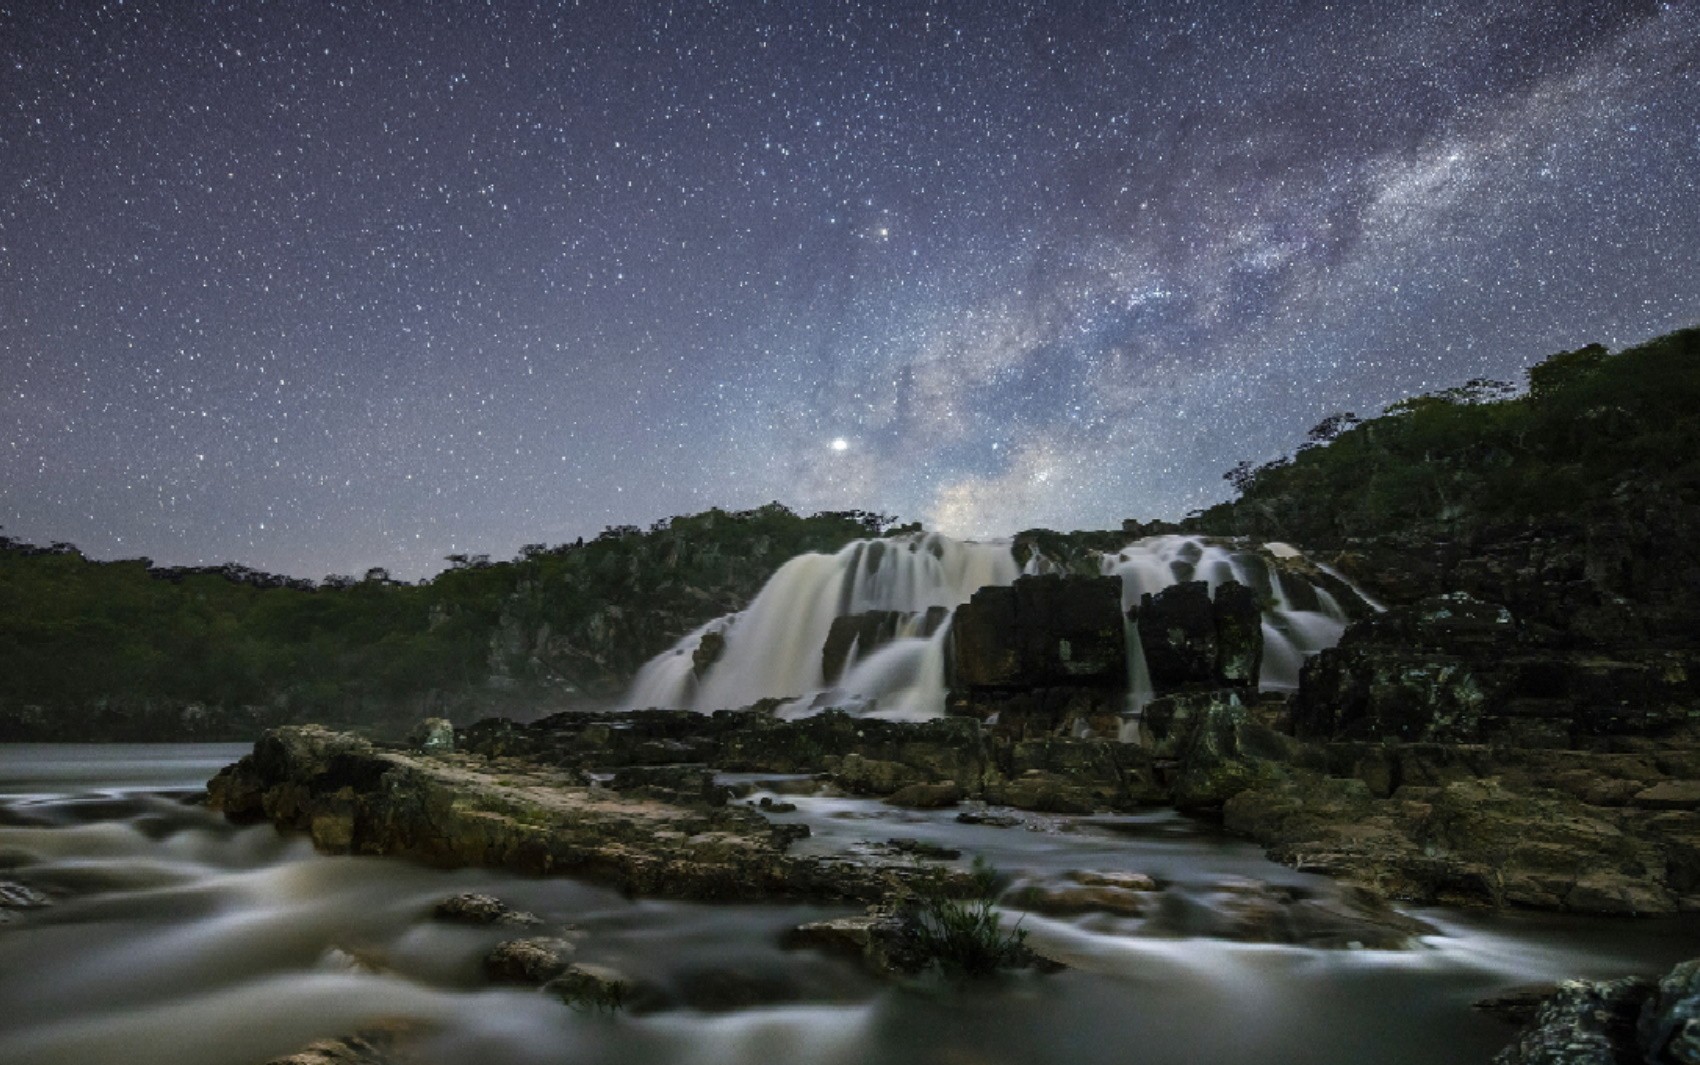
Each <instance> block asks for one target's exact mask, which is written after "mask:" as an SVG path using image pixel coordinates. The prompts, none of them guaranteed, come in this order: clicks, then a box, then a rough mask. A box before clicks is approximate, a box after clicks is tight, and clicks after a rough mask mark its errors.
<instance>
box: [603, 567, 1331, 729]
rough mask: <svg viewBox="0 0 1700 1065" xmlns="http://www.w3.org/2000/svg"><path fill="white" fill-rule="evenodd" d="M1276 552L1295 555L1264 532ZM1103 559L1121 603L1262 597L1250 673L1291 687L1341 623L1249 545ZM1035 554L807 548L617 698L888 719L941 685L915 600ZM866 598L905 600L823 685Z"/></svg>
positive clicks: (1327, 602)
mask: <svg viewBox="0 0 1700 1065" xmlns="http://www.w3.org/2000/svg"><path fill="white" fill-rule="evenodd" d="M1269 550H1270V551H1271V553H1274V554H1276V555H1278V556H1280V557H1292V556H1296V555H1297V552H1296V551H1294V550H1293V549H1292V548H1289V547H1286V545H1270V546H1269ZM1101 566H1102V572H1103V573H1104V574H1106V575H1111V576H1117V577H1120V578H1121V581H1122V606H1123V608H1124V609H1125V608H1127V607H1129V606H1134V605H1137V604H1138V602H1139V598H1140V596H1141V595H1143V594H1145V593H1155V592H1159V591H1162V590H1163V589H1164V588H1167V587H1169V586H1170V585H1172V584H1176V583H1178V582H1181V581H1189V580H1202V581H1205V582H1206V583H1207V584H1208V585H1209V587H1210V591H1211V594H1215V590H1216V588H1217V587H1218V586H1219V585H1221V584H1222V583H1223V582H1225V581H1229V580H1236V581H1239V582H1240V583H1241V584H1244V585H1247V586H1248V587H1250V588H1252V589H1253V590H1254V591H1256V592H1257V594H1258V595H1259V597H1260V598H1262V599H1263V600H1264V602H1265V603H1267V604H1268V606H1267V607H1266V608H1265V610H1264V620H1263V637H1264V652H1263V668H1262V672H1261V675H1260V677H1259V686H1260V687H1262V688H1263V689H1265V690H1276V691H1282V690H1291V689H1293V688H1295V687H1296V686H1297V684H1298V676H1299V667H1300V665H1302V664H1303V662H1304V659H1305V658H1306V657H1308V656H1310V655H1312V654H1315V653H1316V652H1317V651H1320V650H1321V649H1323V648H1324V647H1332V646H1333V645H1334V644H1335V643H1336V642H1338V641H1339V639H1340V633H1341V632H1342V631H1343V630H1344V629H1345V626H1346V620H1347V619H1346V614H1345V612H1344V611H1343V610H1342V609H1341V608H1340V604H1339V603H1338V602H1336V601H1335V599H1334V597H1333V596H1331V595H1329V594H1328V592H1326V591H1325V590H1323V589H1320V588H1315V587H1313V586H1311V585H1310V584H1309V583H1308V582H1305V581H1303V580H1301V579H1299V578H1296V577H1293V576H1290V575H1286V574H1282V573H1281V572H1280V571H1278V570H1276V569H1275V568H1274V567H1272V566H1270V565H1269V564H1268V562H1267V561H1266V560H1265V559H1264V558H1263V557H1262V556H1261V555H1260V554H1259V553H1258V552H1256V551H1254V550H1250V549H1246V548H1230V547H1224V546H1221V545H1219V544H1215V543H1210V542H1206V541H1204V540H1200V539H1197V538H1194V537H1187V536H1153V537H1147V538H1146V539H1143V540H1139V541H1136V542H1134V543H1132V544H1129V545H1128V546H1127V547H1125V548H1123V549H1122V550H1121V551H1119V552H1117V553H1115V554H1107V555H1105V556H1103V560H1102V564H1101ZM1057 568H1058V567H1057V566H1056V564H1055V563H1054V562H1052V561H1051V560H1049V559H1046V558H1044V557H1042V556H1040V555H1038V554H1035V555H1033V556H1032V557H1030V558H1029V559H1028V560H1027V563H1026V565H1025V566H1021V567H1017V565H1016V563H1015V558H1014V556H1013V554H1012V552H1011V545H1010V544H1009V543H973V542H966V541H958V540H952V539H950V538H949V537H945V536H940V535H938V534H936V533H922V534H910V535H905V536H898V537H889V538H885V539H879V540H859V541H857V542H855V543H853V544H850V545H849V546H847V547H845V548H844V549H843V550H841V551H839V552H838V553H837V554H834V555H824V554H806V555H800V556H798V557H797V558H794V559H792V560H791V561H790V562H787V563H786V564H785V565H784V566H782V567H780V569H779V572H777V573H775V574H774V575H773V577H772V579H771V580H769V581H768V583H767V585H766V586H765V587H764V588H763V589H762V590H761V593H760V594H759V595H757V596H756V598H755V601H754V602H752V603H751V604H750V605H749V607H748V608H747V609H745V610H742V611H740V612H738V613H735V614H728V615H727V616H725V617H722V618H716V619H715V620H713V621H711V622H709V623H708V624H706V625H703V626H702V627H700V628H698V629H696V630H695V631H693V632H691V633H689V634H688V635H686V636H685V637H684V638H683V639H681V640H680V641H679V642H678V643H677V644H675V645H674V646H673V647H672V648H671V649H670V650H668V651H666V652H663V653H662V654H661V655H659V656H657V657H656V658H654V659H652V660H651V661H650V662H649V663H648V664H647V665H645V666H644V667H643V669H642V670H641V671H640V672H639V673H638V676H637V678H636V680H635V682H634V683H633V685H632V690H631V692H630V694H629V695H628V696H627V698H626V700H625V703H626V705H627V706H629V707H632V708H633V709H641V708H649V707H660V708H666V709H689V710H697V711H701V712H705V713H706V712H710V711H714V710H722V709H732V708H736V707H741V706H748V705H750V704H751V703H754V702H756V701H758V700H761V699H790V700H792V701H791V703H790V704H789V705H788V706H787V707H786V709H785V710H784V711H783V713H784V714H786V715H788V716H795V715H800V714H807V713H814V712H817V711H818V710H820V709H822V708H824V707H842V708H845V709H849V710H852V711H853V712H857V713H864V714H868V715H870V716H878V717H887V718H893V719H899V720H920V719H924V718H930V717H938V716H939V715H941V714H942V713H943V712H944V703H945V695H946V686H945V666H946V663H945V654H946V647H947V641H948V639H949V635H950V622H949V621H948V620H947V621H946V622H945V624H943V625H942V626H940V627H939V628H938V630H937V631H935V632H934V633H933V634H932V635H930V636H925V635H922V632H923V623H924V619H925V615H926V611H927V610H928V608H930V607H944V608H945V609H947V610H950V611H952V612H954V611H955V609H956V608H957V607H958V606H960V605H962V604H963V603H965V602H967V601H968V599H969V598H970V597H971V596H972V595H973V594H974V592H975V591H977V590H979V589H980V588H983V587H986V586H988V585H1008V584H1012V583H1014V581H1015V580H1016V578H1017V577H1020V576H1025V575H1030V574H1039V573H1045V572H1049V571H1054V570H1056V569H1057ZM869 610H892V611H899V612H902V613H905V614H907V615H909V616H908V618H907V620H906V621H905V622H904V623H903V624H902V625H900V626H899V631H898V635H897V637H896V638H895V639H893V640H891V641H890V642H889V643H886V644H885V645H883V646H880V647H877V648H873V649H871V650H869V651H866V652H864V651H863V650H862V649H861V648H859V647H852V648H851V651H850V656H849V660H848V662H847V663H846V667H845V670H844V675H843V676H842V678H840V679H839V680H838V682H837V683H836V684H832V685H828V684H827V682H826V680H825V677H824V675H823V672H822V663H821V649H822V647H823V646H824V644H825V643H826V637H827V633H828V631H829V630H830V629H831V627H832V622H833V619H834V618H837V617H840V616H843V615H847V614H859V613H862V612H864V611H869ZM709 633H720V634H722V635H723V636H724V637H725V640H726V646H725V651H724V653H723V654H722V655H721V657H720V660H719V661H718V662H716V663H714V664H713V665H712V666H710V667H709V668H708V669H707V670H706V671H705V672H704V673H703V675H702V676H701V677H698V676H697V674H696V671H695V669H694V662H693V658H692V656H693V655H694V654H695V652H696V650H697V648H698V647H699V645H700V644H701V641H702V639H703V637H704V636H705V635H707V634H709ZM1128 658H1129V667H1130V668H1129V671H1130V676H1129V691H1130V694H1129V705H1130V709H1133V710H1138V709H1139V708H1141V707H1143V706H1144V704H1145V703H1146V702H1149V701H1150V698H1151V695H1152V691H1151V682H1150V678H1149V676H1148V675H1147V673H1146V671H1145V659H1144V654H1143V651H1142V649H1141V647H1140V644H1139V640H1138V639H1137V638H1136V637H1135V636H1134V635H1133V633H1132V632H1131V631H1130V633H1129V636H1128Z"/></svg>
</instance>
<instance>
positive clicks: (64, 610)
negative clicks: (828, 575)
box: [0, 504, 892, 721]
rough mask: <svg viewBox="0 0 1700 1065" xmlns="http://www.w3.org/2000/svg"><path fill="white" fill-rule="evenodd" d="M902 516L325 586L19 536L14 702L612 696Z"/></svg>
mask: <svg viewBox="0 0 1700 1065" xmlns="http://www.w3.org/2000/svg"><path fill="white" fill-rule="evenodd" d="M891 520H892V519H890V518H887V517H885V516H882V515H878V514H870V513H866V512H861V511H848V512H834V513H822V514H816V515H813V516H810V517H803V516H799V515H797V514H794V513H792V512H791V511H789V510H787V509H786V508H785V507H782V506H780V505H778V504H770V505H769V506H765V507H761V508H758V509H756V510H751V511H742V512H727V511H722V510H711V511H708V512H706V513H703V514H697V515H693V516H690V517H681V518H673V519H670V520H668V521H663V522H659V523H657V524H656V525H654V526H652V527H651V528H649V529H648V530H641V529H638V528H637V527H635V526H623V527H616V528H610V529H608V530H606V531H605V532H603V533H602V535H601V536H598V537H597V538H595V539H594V540H590V541H588V542H586V541H579V542H577V543H572V544H562V545H559V546H555V547H547V546H544V545H541V544H537V545H530V546H528V547H526V548H524V549H523V550H522V551H521V552H520V555H519V557H517V558H516V559H514V560H513V561H510V562H490V561H488V559H486V558H484V557H480V556H474V557H470V558H469V557H466V556H453V557H451V559H450V562H451V568H449V569H447V570H445V571H444V572H443V573H441V574H439V575H437V576H436V577H434V578H432V579H430V580H428V581H424V582H421V583H419V584H403V583H399V582H396V581H393V580H391V579H390V578H389V575H388V574H387V573H386V572H385V571H383V570H381V569H373V570H369V571H367V572H366V574H365V575H364V576H363V577H362V578H360V579H355V578H352V577H336V576H333V577H328V578H326V579H325V580H324V581H322V582H318V583H314V582H311V581H303V580H297V579H292V578H286V577H278V576H274V575H271V574H264V573H258V572H255V571H253V570H249V569H245V568H243V567H240V566H234V565H229V566H221V567H209V568H162V567H156V566H153V565H152V564H151V563H150V562H149V561H148V560H147V559H133V560H127V561H117V562H95V561H91V560H89V559H87V558H85V557H83V556H82V555H81V554H80V553H79V552H78V551H77V550H76V549H75V548H73V547H71V546H70V545H68V544H56V545H54V546H52V547H49V548H40V547H32V546H30V545H27V544H23V543H20V542H18V541H16V540H12V539H9V538H4V537H0V707H4V706H8V705H10V706H13V707H18V706H24V705H37V706H42V707H44V708H49V709H52V708H65V707H86V706H90V705H97V704H107V703H113V702H130V703H147V702H161V703H173V704H178V705H184V704H194V703H199V704H203V705H208V706H227V707H228V706H240V705H253V704H262V703H266V704H277V703H282V704H285V705H286V706H287V708H288V710H289V711H290V712H289V714H288V715H287V716H289V717H291V718H297V719H302V718H304V719H312V718H315V717H316V718H321V719H331V720H344V721H355V720H365V719H368V718H369V717H371V716H373V715H374V712H375V711H378V712H381V711H382V710H383V709H385V708H392V709H394V710H396V711H398V712H399V711H401V710H403V709H406V710H407V711H408V712H417V709H418V707H417V705H416V704H417V703H418V702H419V701H420V700H421V699H423V698H424V696H425V695H426V693H429V692H433V691H435V692H439V693H454V692H457V691H460V692H465V691H469V690H488V689H489V688H491V687H492V686H494V687H507V688H514V689H518V690H526V689H529V688H535V687H538V686H546V687H549V688H551V689H553V690H555V691H559V692H585V693H589V694H592V695H602V696H606V695H611V694H615V693H616V692H617V691H618V690H619V687H620V685H621V684H623V683H624V681H625V679H626V678H628V677H629V676H630V675H631V673H632V672H633V671H635V669H636V668H637V666H638V665H640V664H641V663H642V662H644V661H645V660H647V659H648V658H649V657H651V656H653V655H654V654H657V653H659V652H660V651H661V650H663V649H664V648H665V647H666V646H667V645H668V644H669V643H671V642H672V641H673V640H674V639H676V638H677V637H678V635H679V634H680V633H681V632H683V631H687V630H689V629H690V628H692V627H693V626H695V625H698V624H701V623H702V622H704V621H706V620H708V619H710V618H712V617H715V616H717V615H719V614H722V613H725V612H727V611H730V610H734V609H737V608H739V607H741V606H743V605H744V603H745V602H747V601H748V599H749V598H750V597H751V596H753V595H754V594H755V592H756V591H757V590H758V589H759V588H760V587H761V585H762V583H763V582H764V581H766V579H767V578H768V576H769V575H771V573H772V572H773V570H774V569H776V568H777V567H778V566H780V565H781V564H783V563H784V562H785V561H786V560H787V559H789V558H791V557H793V556H794V555H797V554H800V553H802V552H805V551H830V550H835V549H837V548H838V547H840V546H842V545H843V544H845V543H847V542H849V541H850V540H853V539H856V538H858V537H863V536H869V535H875V534H877V533H879V532H881V531H883V530H884V529H885V528H886V527H887V526H888V525H889V524H890V523H891ZM398 703H408V704H415V705H409V706H407V707H405V708H404V707H402V706H398V705H397V704H398Z"/></svg>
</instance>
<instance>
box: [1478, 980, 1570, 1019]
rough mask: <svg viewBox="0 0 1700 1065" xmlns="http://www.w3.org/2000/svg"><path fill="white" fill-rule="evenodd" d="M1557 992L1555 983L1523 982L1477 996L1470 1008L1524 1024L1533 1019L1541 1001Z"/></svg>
mask: <svg viewBox="0 0 1700 1065" xmlns="http://www.w3.org/2000/svg"><path fill="white" fill-rule="evenodd" d="M1557 993H1558V985H1557V984H1524V985H1522V986H1520V987H1508V988H1506V989H1505V990H1503V991H1496V992H1494V993H1493V994H1491V995H1487V996H1485V997H1483V998H1478V999H1477V1000H1476V1001H1474V1002H1472V1003H1470V1008H1471V1009H1473V1010H1480V1011H1481V1012H1483V1013H1487V1014H1491V1015H1492V1016H1495V1017H1498V1018H1499V1019H1500V1020H1502V1021H1508V1022H1510V1023H1512V1024H1517V1025H1524V1024H1528V1023H1529V1022H1530V1021H1532V1020H1534V1019H1535V1015H1536V1014H1537V1013H1539V1012H1540V1008H1541V1003H1543V1002H1545V1001H1546V1000H1547V999H1549V998H1551V997H1552V996H1553V995H1555V994H1557Z"/></svg>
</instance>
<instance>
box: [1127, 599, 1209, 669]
mask: <svg viewBox="0 0 1700 1065" xmlns="http://www.w3.org/2000/svg"><path fill="white" fill-rule="evenodd" d="M1135 623H1136V625H1137V626H1138V628H1139V643H1140V646H1141V647H1142V648H1143V649H1144V651H1145V668H1146V669H1147V670H1148V671H1149V672H1150V674H1151V685H1152V687H1154V688H1155V689H1156V690H1157V691H1159V692H1164V691H1172V690H1174V689H1176V688H1184V687H1187V686H1188V685H1197V684H1209V683H1211V681H1212V680H1214V679H1215V676H1216V661H1217V650H1216V612H1215V609H1214V608H1213V606H1212V605H1211V602H1210V586H1209V585H1207V584H1205V583H1204V582H1203V581H1183V582H1181V583H1180V584H1174V585H1170V586H1169V587H1167V588H1165V589H1163V590H1162V591H1160V592H1158V593H1157V594H1155V595H1152V594H1150V593H1149V592H1148V593H1146V594H1145V595H1143V596H1141V597H1140V599H1139V607H1138V614H1137V615H1136V619H1135Z"/></svg>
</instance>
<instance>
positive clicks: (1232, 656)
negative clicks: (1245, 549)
mask: <svg viewBox="0 0 1700 1065" xmlns="http://www.w3.org/2000/svg"><path fill="white" fill-rule="evenodd" d="M1305 587H1307V588H1308V587H1309V586H1308V585H1306V586H1305ZM1128 613H1129V620H1130V622H1131V623H1132V624H1133V625H1134V626H1135V628H1136V629H1137V630H1138V633H1139V644H1140V648H1141V649H1142V651H1143V652H1144V654H1145V669H1146V672H1147V673H1148V674H1149V675H1150V677H1151V685H1152V687H1153V688H1155V689H1156V690H1157V691H1159V692H1171V691H1178V690H1184V689H1187V688H1198V687H1234V688H1255V687H1257V678H1258V673H1259V671H1260V670H1261V669H1262V667H1263V606H1262V603H1261V602H1260V600H1259V598H1258V593H1257V591H1256V590H1255V589H1252V588H1249V587H1247V586H1246V585H1243V584H1241V583H1240V582H1238V581H1224V582H1222V584H1220V585H1219V586H1217V588H1216V594H1215V597H1214V598H1212V597H1211V594H1210V586H1209V585H1208V584H1206V583H1205V582H1204V581H1182V582H1181V583H1179V584H1174V585H1170V586H1169V587H1167V588H1165V589H1163V590H1162V591H1160V592H1157V593H1156V594H1154V595H1153V594H1150V593H1147V594H1145V595H1143V596H1141V597H1140V600H1139V605H1138V606H1137V607H1134V608H1133V609H1132V610H1130V611H1129V612H1128Z"/></svg>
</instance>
